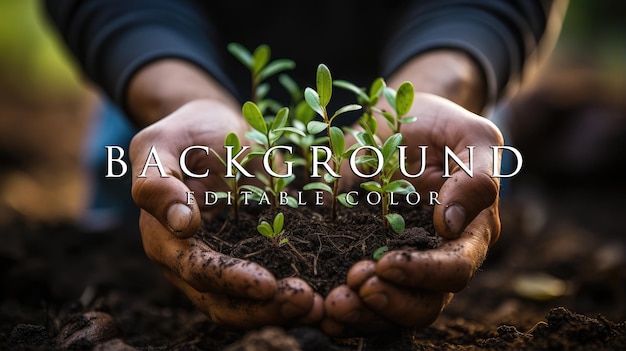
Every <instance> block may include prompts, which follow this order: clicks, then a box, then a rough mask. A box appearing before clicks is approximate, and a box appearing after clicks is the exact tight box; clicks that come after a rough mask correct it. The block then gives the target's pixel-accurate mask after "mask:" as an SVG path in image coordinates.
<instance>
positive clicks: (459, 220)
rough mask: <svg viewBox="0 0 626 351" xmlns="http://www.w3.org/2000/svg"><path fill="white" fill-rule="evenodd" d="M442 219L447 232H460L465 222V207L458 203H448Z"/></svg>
mask: <svg viewBox="0 0 626 351" xmlns="http://www.w3.org/2000/svg"><path fill="white" fill-rule="evenodd" d="M444 219H445V221H446V228H447V229H448V232H449V233H452V234H460V232H461V229H462V228H463V224H465V209H464V208H463V207H462V206H460V205H456V204H454V205H450V206H449V207H448V208H447V209H446V212H445V214H444Z"/></svg>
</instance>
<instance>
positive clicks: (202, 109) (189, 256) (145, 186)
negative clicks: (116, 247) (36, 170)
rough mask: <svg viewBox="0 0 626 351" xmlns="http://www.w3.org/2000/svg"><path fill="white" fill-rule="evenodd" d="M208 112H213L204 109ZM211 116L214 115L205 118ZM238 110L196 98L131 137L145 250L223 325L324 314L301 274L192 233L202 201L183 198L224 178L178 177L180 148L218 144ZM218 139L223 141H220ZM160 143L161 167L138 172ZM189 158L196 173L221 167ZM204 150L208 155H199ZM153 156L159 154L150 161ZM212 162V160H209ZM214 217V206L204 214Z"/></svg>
mask: <svg viewBox="0 0 626 351" xmlns="http://www.w3.org/2000/svg"><path fill="white" fill-rule="evenodd" d="M207 113H211V116H206V115H207ZM207 120H210V121H213V122H211V123H206V121H207ZM240 120H241V117H240V115H238V112H237V111H236V110H235V111H232V110H230V109H229V108H228V106H225V105H220V104H219V103H216V102H214V101H196V102H192V103H190V104H187V105H185V106H183V107H181V108H180V109H179V110H177V111H175V112H174V113H172V114H171V115H169V116H168V117H166V118H164V119H162V120H160V121H159V122H157V123H155V124H153V125H152V126H150V127H148V128H146V129H144V130H143V131H141V132H140V133H138V134H137V136H136V137H135V138H134V139H133V142H132V145H131V149H130V157H131V162H132V163H133V166H134V169H133V175H134V176H133V181H134V183H133V198H134V200H135V202H136V203H137V204H138V205H139V206H140V207H141V208H142V209H143V210H142V214H141V217H140V229H141V234H142V239H143V245H144V249H145V251H146V254H147V255H148V257H150V259H152V260H153V261H154V262H156V263H157V264H159V265H160V266H161V267H162V269H163V272H164V274H165V276H166V277H167V278H168V279H169V280H170V281H171V282H172V283H173V284H174V285H175V286H177V287H178V288H179V289H180V290H181V291H183V292H184V293H185V294H186V295H187V296H188V297H189V298H190V300H191V301H192V302H193V303H194V304H195V305H196V306H197V307H198V308H199V309H200V310H202V311H203V312H205V313H206V314H207V315H209V316H210V317H211V319H212V320H213V321H214V322H215V323H217V324H221V325H225V326H230V327H237V328H251V327H257V326H262V325H266V324H284V323H287V322H289V323H294V324H298V323H307V324H309V323H313V322H316V321H317V320H319V319H320V318H321V315H322V309H321V306H322V299H321V297H320V296H319V295H317V294H315V293H314V292H313V290H312V289H311V287H310V286H309V285H308V284H306V283H305V282H304V281H302V280H301V279H298V278H285V279H281V280H276V279H275V278H274V276H273V275H272V274H270V273H269V272H268V271H267V270H266V269H265V268H263V267H261V266H260V265H258V264H255V263H251V262H248V261H244V260H239V259H235V258H231V257H228V256H225V255H222V254H220V253H217V252H215V251H213V250H211V249H210V248H209V247H208V246H207V245H206V244H205V243H203V242H202V241H201V240H198V238H197V237H193V234H194V233H196V232H197V231H198V229H199V227H200V223H201V221H202V218H201V214H200V210H199V208H198V206H197V205H196V204H195V203H193V204H192V205H189V206H188V205H186V203H187V198H186V193H187V191H190V190H191V191H193V190H197V191H198V193H201V192H202V191H203V190H204V189H207V188H210V189H220V187H223V186H224V184H223V183H221V182H220V183H218V184H207V183H208V182H210V181H214V182H215V180H216V179H218V180H219V179H220V178H219V177H204V178H201V179H200V180H199V179H192V178H186V179H181V178H182V175H181V171H180V166H179V160H178V158H179V155H180V154H181V152H182V151H183V150H184V149H185V148H186V147H188V146H189V145H207V142H215V143H219V144H216V145H211V144H209V145H208V146H209V147H211V148H215V149H217V150H219V149H221V142H222V140H224V136H225V135H226V134H227V133H228V132H230V131H235V132H241V133H242V132H243V131H244V130H245V128H246V127H245V124H244V123H240V124H237V121H240ZM218 145H219V146H218ZM152 146H154V147H156V148H157V149H158V151H159V153H158V157H159V160H160V162H161V165H162V166H161V168H162V170H163V171H164V173H165V174H166V175H168V177H162V176H161V174H159V173H160V170H159V167H148V168H147V169H146V172H145V175H146V177H145V178H144V177H139V178H138V177H137V176H138V175H141V174H142V172H143V169H142V168H144V167H143V165H144V164H145V163H146V160H147V159H149V158H150V157H153V156H150V155H149V154H148V152H149V150H150V149H151V147H152ZM193 156H194V154H192V153H190V154H189V156H188V157H187V166H188V167H189V169H190V170H191V171H192V172H196V173H201V172H204V171H205V170H206V169H213V170H217V169H219V167H218V165H219V163H217V161H216V158H215V157H206V156H207V155H200V157H193ZM201 156H204V157H201ZM149 161H151V162H155V163H156V160H154V159H152V160H149ZM211 162H215V164H211ZM202 215H203V216H204V218H205V220H210V219H211V217H212V214H211V213H206V214H205V213H203V214H202Z"/></svg>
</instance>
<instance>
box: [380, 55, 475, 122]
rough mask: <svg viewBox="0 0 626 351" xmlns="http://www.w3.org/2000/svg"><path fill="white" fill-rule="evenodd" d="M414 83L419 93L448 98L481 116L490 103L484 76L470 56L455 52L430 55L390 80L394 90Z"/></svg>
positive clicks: (402, 70)
mask: <svg viewBox="0 0 626 351" xmlns="http://www.w3.org/2000/svg"><path fill="white" fill-rule="evenodd" d="M404 81H410V82H411V83H413V86H414V87H415V91H416V92H425V93H431V94H435V95H439V96H441V97H444V98H446V99H448V100H451V101H452V102H454V103H456V104H458V105H461V106H463V107H464V108H466V109H467V110H470V111H472V112H474V113H477V114H479V113H480V112H481V111H482V109H483V108H484V107H485V104H486V102H487V84H486V80H485V77H484V74H483V72H482V70H481V68H480V66H479V65H478V63H477V62H476V61H474V59H472V57H471V56H469V55H468V54H466V53H464V52H462V51H458V50H452V49H442V50H433V51H428V52H425V53H423V54H420V55H419V56H416V57H414V58H413V59H411V60H409V61H407V62H406V63H404V64H403V65H402V66H401V67H400V68H399V69H398V70H396V71H395V72H394V73H393V74H392V76H391V77H390V78H389V79H388V83H389V85H390V86H392V87H398V86H399V85H400V84H401V83H402V82H404Z"/></svg>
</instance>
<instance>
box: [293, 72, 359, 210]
mask: <svg viewBox="0 0 626 351" xmlns="http://www.w3.org/2000/svg"><path fill="white" fill-rule="evenodd" d="M315 82H316V88H317V90H314V89H312V88H306V89H305V90H304V100H305V101H306V103H307V104H308V105H309V106H310V107H311V108H312V109H313V111H315V112H316V113H317V114H318V115H319V116H320V117H322V121H316V120H312V121H309V122H308V123H307V131H308V132H309V133H310V134H313V135H316V134H318V133H320V132H322V131H324V130H325V131H326V133H327V141H328V146H329V149H330V160H331V161H332V164H333V166H332V167H333V168H332V170H328V171H327V173H326V174H325V175H324V180H325V181H326V182H327V183H331V184H332V187H329V186H328V185H327V184H325V183H322V182H313V183H309V184H307V185H306V187H305V188H304V189H305V190H312V189H317V190H324V191H328V192H329V193H330V194H331V213H332V219H333V221H334V220H335V219H336V218H337V203H341V204H343V205H345V206H348V207H350V205H349V203H348V202H347V201H345V200H346V197H345V195H342V196H339V173H340V170H341V165H342V163H343V161H344V160H345V159H346V158H348V157H349V156H350V154H351V151H352V150H353V147H350V148H348V150H346V149H345V135H344V133H343V131H342V130H341V129H339V128H338V127H335V126H333V125H332V124H333V121H334V120H335V119H336V118H337V117H339V116H341V115H342V114H344V113H346V112H350V111H356V110H360V109H361V106H360V105H356V104H350V105H346V106H343V107H341V108H339V109H338V110H337V111H336V112H335V113H334V114H332V115H330V114H329V113H328V111H327V106H328V103H329V102H330V99H331V96H332V89H333V84H332V76H331V74H330V70H329V69H328V67H326V65H324V64H321V65H319V66H318V67H317V74H316V79H315ZM353 146H354V147H356V144H355V145H353ZM317 156H318V155H313V157H317ZM328 156H329V155H326V157H327V158H328Z"/></svg>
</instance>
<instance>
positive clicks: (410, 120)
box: [398, 116, 417, 123]
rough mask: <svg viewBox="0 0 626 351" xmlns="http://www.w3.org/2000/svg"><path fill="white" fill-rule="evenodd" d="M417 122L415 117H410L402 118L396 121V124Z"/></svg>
mask: <svg viewBox="0 0 626 351" xmlns="http://www.w3.org/2000/svg"><path fill="white" fill-rule="evenodd" d="M415 121H417V117H415V116H411V117H402V118H400V119H399V120H398V122H400V123H413V122H415Z"/></svg>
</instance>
